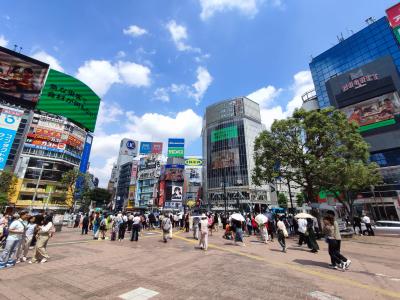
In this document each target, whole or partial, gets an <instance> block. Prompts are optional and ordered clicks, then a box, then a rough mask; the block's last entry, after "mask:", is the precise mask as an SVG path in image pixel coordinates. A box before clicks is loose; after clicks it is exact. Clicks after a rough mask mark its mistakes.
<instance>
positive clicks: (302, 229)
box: [297, 219, 307, 246]
mask: <svg viewBox="0 0 400 300" xmlns="http://www.w3.org/2000/svg"><path fill="white" fill-rule="evenodd" d="M297 224H298V225H299V228H298V231H299V246H301V245H303V242H304V243H306V244H307V237H306V235H305V233H306V231H307V220H306V219H298V220H297Z"/></svg>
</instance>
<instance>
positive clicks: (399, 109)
mask: <svg viewBox="0 0 400 300" xmlns="http://www.w3.org/2000/svg"><path fill="white" fill-rule="evenodd" d="M341 110H342V111H343V112H344V113H345V114H346V116H347V118H348V119H349V121H350V122H355V123H357V124H358V125H359V126H360V131H361V132H363V131H367V130H370V129H374V128H378V127H383V126H387V125H392V124H395V123H396V120H395V116H396V115H398V114H399V113H400V99H399V95H398V94H397V93H390V94H386V95H382V96H379V97H375V98H372V99H370V100H367V101H363V102H361V103H359V104H356V105H351V106H348V107H345V108H342V109H341Z"/></svg>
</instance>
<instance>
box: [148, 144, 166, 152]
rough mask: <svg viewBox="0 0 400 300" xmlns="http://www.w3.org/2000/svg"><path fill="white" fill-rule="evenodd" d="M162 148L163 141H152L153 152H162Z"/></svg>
mask: <svg viewBox="0 0 400 300" xmlns="http://www.w3.org/2000/svg"><path fill="white" fill-rule="evenodd" d="M162 150H163V143H161V142H154V143H151V153H152V154H162Z"/></svg>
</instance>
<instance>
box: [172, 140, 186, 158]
mask: <svg viewBox="0 0 400 300" xmlns="http://www.w3.org/2000/svg"><path fill="white" fill-rule="evenodd" d="M184 156H185V139H168V157H184Z"/></svg>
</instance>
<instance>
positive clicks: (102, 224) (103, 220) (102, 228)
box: [99, 214, 107, 240]
mask: <svg viewBox="0 0 400 300" xmlns="http://www.w3.org/2000/svg"><path fill="white" fill-rule="evenodd" d="M100 220H101V221H100V227H99V230H100V232H101V239H102V240H105V239H106V234H107V215H106V214H104V215H103V216H102V217H101V219H100Z"/></svg>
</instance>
